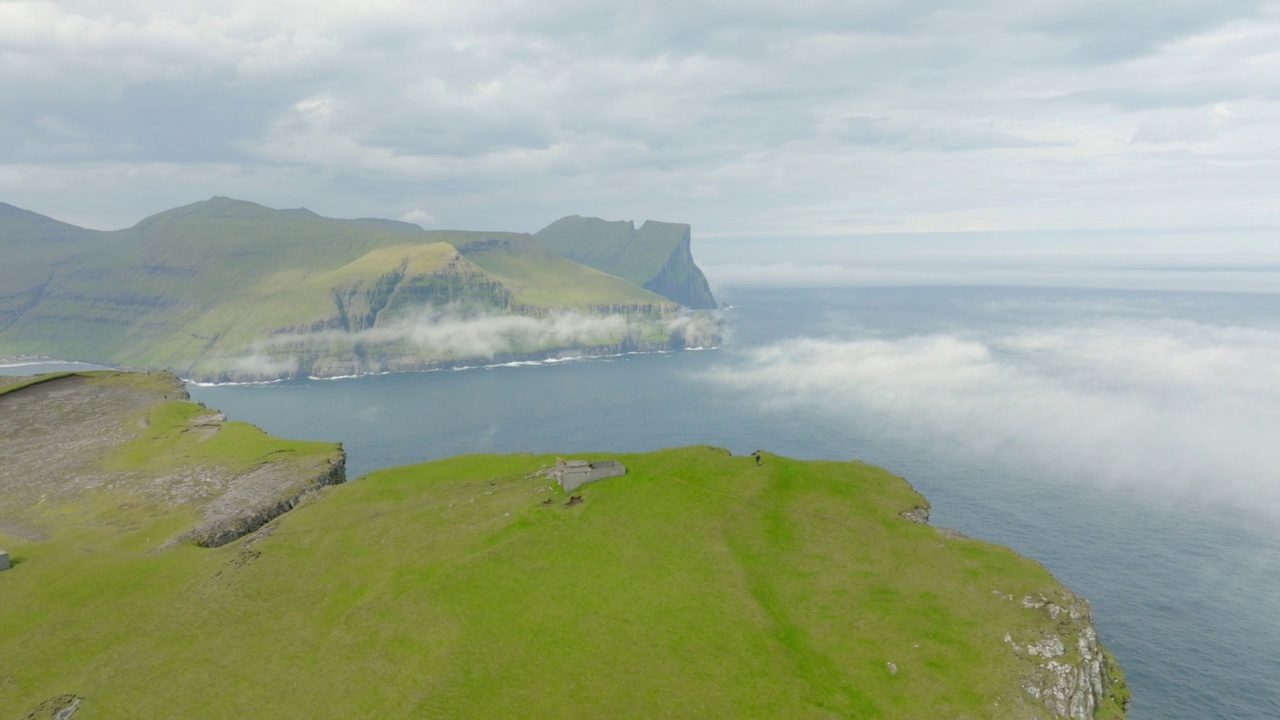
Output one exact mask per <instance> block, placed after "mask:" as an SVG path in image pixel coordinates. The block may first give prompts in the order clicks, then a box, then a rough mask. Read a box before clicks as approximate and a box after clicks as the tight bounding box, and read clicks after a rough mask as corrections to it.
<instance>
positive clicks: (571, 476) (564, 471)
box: [551, 458, 627, 492]
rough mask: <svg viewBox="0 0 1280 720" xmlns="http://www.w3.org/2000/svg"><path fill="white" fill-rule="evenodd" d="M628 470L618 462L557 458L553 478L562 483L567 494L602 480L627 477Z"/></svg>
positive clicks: (561, 485)
mask: <svg viewBox="0 0 1280 720" xmlns="http://www.w3.org/2000/svg"><path fill="white" fill-rule="evenodd" d="M626 472H627V469H626V468H625V467H623V465H622V463H620V462H618V461H617V460H590V461H588V460H565V459H563V458H556V466H555V468H554V469H552V471H551V476H552V477H554V478H555V479H556V480H559V481H560V487H562V488H564V491H565V492H572V491H574V490H577V489H578V488H579V487H581V486H583V485H585V484H587V483H589V482H595V481H596V480H600V479H602V478H607V477H617V476H619V475H625V474H626Z"/></svg>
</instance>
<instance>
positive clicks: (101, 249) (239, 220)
mask: <svg viewBox="0 0 1280 720" xmlns="http://www.w3.org/2000/svg"><path fill="white" fill-rule="evenodd" d="M15 217H18V221H15V222H13V223H9V222H7V221H6V219H5V218H4V217H0V238H5V240H4V242H5V243H7V244H8V245H14V246H18V245H21V246H22V247H23V248H36V249H33V250H32V249H27V250H24V251H23V253H18V254H15V255H14V258H15V262H14V264H12V265H10V264H8V263H6V268H8V270H7V271H6V272H8V274H9V275H10V276H12V277H9V278H8V279H4V278H0V301H4V300H6V299H7V302H8V303H9V310H10V312H9V314H8V316H7V319H6V321H5V322H4V323H3V324H0V357H4V356H17V355H47V356H57V357H61V358H65V359H76V360H90V361H99V362H107V363H115V364H122V365H129V366H135V367H155V368H169V369H173V370H175V371H178V372H180V373H182V374H184V375H186V376H189V377H194V378H198V379H218V380H254V379H274V378H277V377H289V376H294V375H307V374H319V375H345V374H355V373H361V372H380V371H385V370H395V369H422V368H427V367H433V366H439V365H441V364H448V363H453V362H461V361H476V360H483V359H486V358H493V357H496V356H502V355H504V354H528V353H550V354H554V353H556V352H561V351H582V350H592V349H597V350H599V349H606V350H612V349H616V348H621V347H631V348H632V349H637V348H639V347H640V346H641V344H643V343H649V344H650V345H652V346H653V347H654V348H655V349H657V348H658V347H659V346H661V347H663V348H665V347H666V346H667V345H669V344H670V343H671V339H670V338H669V337H667V335H669V333H668V332H666V331H665V330H664V328H666V327H667V326H668V325H669V323H670V322H671V320H672V318H674V317H675V316H676V315H677V314H678V313H679V312H680V311H679V308H678V307H677V306H676V304H675V303H673V302H671V301H669V300H666V299H665V298H663V297H661V296H660V295H658V294H655V293H653V292H650V291H648V290H645V289H643V288H640V287H638V286H636V285H634V284H633V283H631V282H628V281H627V280H624V279H622V278H618V277H615V276H612V275H608V274H605V273H602V272H600V271H598V270H595V269H593V268H589V267H587V266H584V265H581V264H579V263H576V262H572V261H570V260H567V259H565V258H564V257H561V256H559V255H557V254H555V253H552V252H549V251H547V250H546V249H545V248H544V247H542V246H541V245H539V244H538V242H537V241H536V240H534V239H533V238H532V237H530V236H528V235H520V234H514V233H487V232H464V231H452V230H438V231H429V232H428V231H424V230H422V229H421V228H419V227H418V226H416V225H411V224H409V223H400V222H393V221H379V220H368V219H362V220H333V219H329V218H323V217H320V216H319V215H316V214H315V213H312V212H310V211H307V210H303V209H295V210H273V209H270V208H266V207H263V206H261V205H256V204H253V203H248V202H243V201H238V200H232V199H229V198H214V199H212V200H209V201H205V202H200V203H195V204H192V205H188V206H184V207H180V208H175V209H173V210H169V211H166V212H163V213H160V214H157V215H154V216H152V217H149V218H147V219H145V220H143V221H142V222H140V223H138V224H137V225H135V226H134V227H132V228H128V229H126V230H121V231H117V232H114V233H91V232H89V231H79V233H77V231H78V229H76V228H74V227H73V226H67V225H64V224H61V223H57V222H56V221H53V220H49V219H47V218H43V219H39V218H40V216H35V218H37V219H38V220H33V219H32V218H28V217H26V216H15ZM19 221H20V222H19ZM23 223H25V225H24V224H23ZM27 226H33V227H36V228H43V229H44V231H45V235H44V236H40V237H37V236H36V235H35V231H32V230H28V229H26V228H27ZM54 231H59V232H62V233H63V234H65V235H66V236H67V237H68V238H69V239H68V240H64V241H57V242H55V241H53V240H52V239H50V238H52V236H53V235H52V233H54ZM85 233H87V234H85ZM460 248H461V249H463V252H462V253H459V249H460ZM14 268H22V269H25V271H26V272H25V274H24V273H19V272H18V270H15V269H14ZM23 276H25V277H26V278H28V279H27V280H21V279H20V278H21V277H23ZM32 277H35V278H40V281H39V284H38V286H37V285H36V284H33V282H34V281H32V280H30V278H32ZM565 313H570V314H573V313H578V314H585V315H600V314H602V313H603V314H608V313H620V314H621V318H620V319H621V321H620V322H619V323H615V325H614V326H613V329H612V330H611V331H610V332H607V333H599V332H597V333H595V334H593V335H591V336H590V337H576V336H564V335H563V334H561V335H555V336H553V335H551V334H547V333H542V332H540V328H538V327H522V329H521V332H517V333H507V334H506V335H504V336H502V337H499V338H496V339H493V340H492V341H491V342H484V343H473V344H471V345H467V346H459V345H457V344H456V343H455V344H453V345H450V344H448V343H444V344H441V343H440V342H435V341H434V340H430V339H428V338H435V337H438V336H439V335H440V333H433V332H430V330H431V328H433V327H435V326H437V325H439V324H440V323H442V322H445V321H451V322H457V321H464V320H474V319H476V318H482V317H490V316H511V315H519V316H524V317H529V318H543V317H549V316H552V315H563V314H565ZM681 342H685V340H684V339H683V338H681Z"/></svg>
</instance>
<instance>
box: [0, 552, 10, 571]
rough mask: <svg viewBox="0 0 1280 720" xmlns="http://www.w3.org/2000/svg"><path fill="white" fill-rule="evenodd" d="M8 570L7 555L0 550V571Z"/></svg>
mask: <svg viewBox="0 0 1280 720" xmlns="http://www.w3.org/2000/svg"><path fill="white" fill-rule="evenodd" d="M8 569H9V553H7V552H5V551H3V550H0V570H8Z"/></svg>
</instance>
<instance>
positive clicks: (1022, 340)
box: [707, 296, 1280, 516]
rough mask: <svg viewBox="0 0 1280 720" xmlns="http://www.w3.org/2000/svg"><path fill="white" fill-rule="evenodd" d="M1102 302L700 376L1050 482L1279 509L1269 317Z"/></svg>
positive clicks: (829, 336) (876, 337) (825, 342)
mask: <svg viewBox="0 0 1280 720" xmlns="http://www.w3.org/2000/svg"><path fill="white" fill-rule="evenodd" d="M1186 297H1187V296H1183V298H1184V299H1185V298H1186ZM1109 302H1115V301H1114V300H1113V301H1106V300H1104V299H1101V298H1095V299H1093V300H1090V301H1088V303H1087V304H1082V305H1081V306H1080V307H1077V308H1073V309H1068V310H1067V311H1065V312H1064V311H1063V310H1064V308H1062V307H1061V306H1058V307H1055V308H1054V310H1055V311H1057V312H1054V313H1048V314H1046V315H1044V316H1042V318H1041V321H1040V322H1021V323H1014V324H1004V325H996V326H994V327H988V328H987V329H985V330H982V331H975V330H974V328H973V327H965V328H963V329H958V330H955V331H945V330H943V331H929V332H922V333H918V334H911V335H906V336H895V337H885V336H883V335H881V334H878V333H875V332H869V331H866V329H865V328H862V329H860V328H856V327H849V328H846V329H844V330H840V331H828V332H824V333H811V334H808V335H805V336H797V337H795V338H793V339H790V340H787V341H784V342H775V343H772V344H769V345H766V346H763V347H758V348H752V349H749V350H747V351H746V352H745V353H744V354H743V355H742V357H741V358H740V362H737V363H731V364H725V365H723V366H722V367H720V368H719V369H717V370H714V371H711V372H709V373H708V374H707V377H708V379H709V380H711V381H712V382H714V383H716V384H718V385H721V386H725V387H729V388H733V389H736V390H741V391H748V390H749V391H750V392H751V393H752V394H753V395H754V396H755V397H757V398H760V401H761V402H762V403H764V404H765V405H766V406H767V407H770V408H796V409H803V410H805V411H806V412H813V413H819V414H821V415H822V416H823V417H825V418H826V419H828V421H830V422H833V423H848V424H853V423H855V422H860V423H866V422H873V423H876V424H878V425H880V426H881V427H883V428H885V430H886V431H887V432H891V433H893V434H894V435H898V436H902V437H906V438H910V439H918V440H919V441H921V442H924V441H926V440H927V441H928V442H929V443H932V444H939V445H941V446H942V448H941V449H943V450H944V451H948V452H961V453H964V454H968V455H972V456H975V457H978V458H980V459H982V460H984V461H993V462H997V463H1009V464H1011V465H1013V466H1017V467H1019V468H1021V469H1023V470H1024V471H1025V472H1027V473H1029V474H1031V475H1034V476H1037V477H1041V478H1044V479H1045V480H1047V481H1051V482H1062V483H1074V484H1078V485H1081V486H1085V487H1118V488H1128V489H1139V490H1145V491H1148V492H1144V495H1150V496H1151V497H1153V498H1168V499H1171V500H1178V499H1182V500H1185V499H1195V500H1198V501H1199V500H1212V501H1214V502H1218V501H1222V502H1226V503H1228V504H1231V505H1235V506H1238V507H1241V508H1249V509H1252V510H1260V511H1263V512H1266V513H1268V514H1272V515H1276V516H1280V442H1277V440H1278V439H1280V381H1278V380H1280V325H1276V324H1274V323H1272V322H1270V321H1259V322H1256V323H1226V324H1222V323H1216V322H1213V321H1206V320H1203V319H1188V318H1186V317H1177V313H1176V312H1163V311H1150V310H1151V308H1147V309H1148V310H1149V311H1150V312H1147V313H1142V312H1136V311H1135V308H1134V307H1133V306H1128V305H1125V303H1123V302H1120V305H1119V306H1118V307H1116V306H1109V305H1108V303H1109ZM1007 309H1008V308H1006V310H1007ZM1026 309H1027V308H1020V309H1019V310H1026ZM1032 310H1034V308H1032ZM1166 310H1168V308H1166ZM1144 315H1145V316H1144Z"/></svg>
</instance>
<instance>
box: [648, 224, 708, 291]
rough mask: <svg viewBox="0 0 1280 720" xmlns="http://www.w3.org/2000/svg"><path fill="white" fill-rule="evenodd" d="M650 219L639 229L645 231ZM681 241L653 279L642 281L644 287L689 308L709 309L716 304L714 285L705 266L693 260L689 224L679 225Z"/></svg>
mask: <svg viewBox="0 0 1280 720" xmlns="http://www.w3.org/2000/svg"><path fill="white" fill-rule="evenodd" d="M649 225H650V223H645V224H644V227H642V228H641V229H640V231H641V233H643V232H644V230H645V228H647V227H648V226H649ZM679 227H680V228H681V229H682V230H681V237H680V242H679V244H678V245H676V248H675V250H673V251H672V252H671V255H670V256H669V257H668V258H667V261H666V262H665V263H663V265H662V268H661V269H659V270H658V273H657V274H656V275H654V276H653V277H652V278H651V279H649V280H648V281H646V282H645V283H643V285H644V287H645V288H646V289H648V290H652V291H654V292H656V293H658V294H659V295H662V296H663V297H669V298H671V299H672V300H675V301H676V302H679V303H680V304H681V305H684V306H685V307H688V308H700V309H709V308H714V307H717V305H716V299H715V298H714V297H712V295H711V287H710V286H709V285H708V284H707V278H706V277H705V276H704V275H703V274H702V270H701V269H700V268H699V267H698V266H697V265H696V264H695V263H694V262H693V254H692V253H691V252H690V250H689V245H690V229H689V226H688V225H681V226H679Z"/></svg>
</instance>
